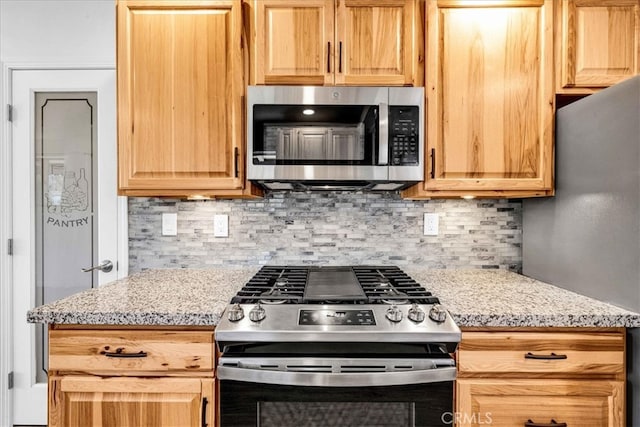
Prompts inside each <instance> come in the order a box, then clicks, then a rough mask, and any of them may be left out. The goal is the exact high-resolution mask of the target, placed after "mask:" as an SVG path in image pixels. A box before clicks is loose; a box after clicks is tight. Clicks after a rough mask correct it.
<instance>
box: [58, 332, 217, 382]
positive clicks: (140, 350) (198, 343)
mask: <svg viewBox="0 0 640 427" xmlns="http://www.w3.org/2000/svg"><path fill="white" fill-rule="evenodd" d="M213 355H214V352H213V331H157V330H153V331H152V330H139V331H138V330H50V331H49V369H50V370H57V371H93V372H110V371H118V372H119V374H123V373H126V371H136V372H137V371H161V372H170V371H176V372H202V371H209V372H210V373H211V375H213V367H214V356H213Z"/></svg>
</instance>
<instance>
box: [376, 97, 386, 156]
mask: <svg viewBox="0 0 640 427" xmlns="http://www.w3.org/2000/svg"><path fill="white" fill-rule="evenodd" d="M378 114H379V116H378V117H379V127H380V132H379V134H378V138H379V141H378V149H379V151H378V164H379V165H388V164H389V104H386V103H384V102H381V103H380V104H378Z"/></svg>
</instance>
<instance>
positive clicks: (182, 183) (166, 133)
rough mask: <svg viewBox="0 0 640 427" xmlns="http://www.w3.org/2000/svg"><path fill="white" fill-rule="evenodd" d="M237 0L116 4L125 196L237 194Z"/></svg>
mask: <svg viewBox="0 0 640 427" xmlns="http://www.w3.org/2000/svg"><path fill="white" fill-rule="evenodd" d="M241 34H242V11H241V2H240V0H210V1H201V0H198V1H190V0H163V1H157V0H151V1H144V0H120V1H118V3H117V62H118V71H117V74H118V162H119V165H118V181H119V184H118V186H119V191H120V194H123V195H153V196H189V195H195V194H198V195H216V194H219V195H234V194H235V195H241V194H242V192H243V190H242V188H243V184H244V182H243V179H242V177H243V164H244V162H243V160H242V159H243V155H244V144H243V140H242V135H243V117H242V96H243V94H244V86H243V77H242V76H243V68H242V48H241V39H242V36H241Z"/></svg>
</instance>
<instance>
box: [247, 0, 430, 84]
mask: <svg viewBox="0 0 640 427" xmlns="http://www.w3.org/2000/svg"><path fill="white" fill-rule="evenodd" d="M246 2H247V3H246V4H247V5H248V7H249V8H250V9H251V14H250V16H251V28H252V31H251V33H252V39H251V78H250V83H251V84H258V85H261V84H283V85H287V84H293V85H295V84H300V85H303V84H304V85H334V84H335V85H369V86H376V85H384V86H391V85H397V86H420V85H421V84H422V82H423V80H422V76H421V74H422V62H423V61H422V57H423V55H422V47H423V45H422V34H423V28H424V14H423V12H422V10H423V9H424V2H423V1H420V0H383V1H370V0H368V1H363V0H340V1H334V0H308V1H304V2H301V1H296V0H246Z"/></svg>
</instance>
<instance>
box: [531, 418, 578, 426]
mask: <svg viewBox="0 0 640 427" xmlns="http://www.w3.org/2000/svg"><path fill="white" fill-rule="evenodd" d="M524 427H567V423H559V422H557V421H556V420H553V419H552V420H551V422H549V423H535V422H533V421H531V420H527V422H525V423H524Z"/></svg>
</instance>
